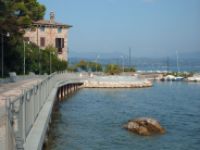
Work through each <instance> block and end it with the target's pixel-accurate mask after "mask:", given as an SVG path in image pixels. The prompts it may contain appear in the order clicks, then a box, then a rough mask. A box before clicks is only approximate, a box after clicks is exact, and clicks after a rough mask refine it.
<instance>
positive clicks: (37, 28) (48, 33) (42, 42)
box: [24, 12, 72, 61]
mask: <svg viewBox="0 0 200 150" xmlns="http://www.w3.org/2000/svg"><path fill="white" fill-rule="evenodd" d="M33 26H34V27H33V28H31V29H27V30H26V31H25V34H24V38H25V40H26V41H30V42H32V43H35V44H36V45H38V46H39V47H40V48H41V49H45V48H46V47H49V46H52V47H54V48H56V51H57V56H58V58H59V59H60V60H66V61H67V60H68V31H69V28H70V27H72V26H70V25H66V24H62V23H58V22H56V21H55V14H54V12H51V13H50V20H39V21H36V22H33Z"/></svg>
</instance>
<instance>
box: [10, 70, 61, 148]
mask: <svg viewBox="0 0 200 150" xmlns="http://www.w3.org/2000/svg"><path fill="white" fill-rule="evenodd" d="M59 75H60V76H64V74H63V73H54V74H51V75H49V76H48V77H46V79H44V80H43V81H42V82H40V83H38V84H37V85H34V86H33V87H32V88H30V89H23V92H22V93H23V94H22V95H20V96H19V97H17V98H15V99H8V100H7V101H8V104H7V114H8V120H7V128H8V130H7V133H6V135H7V136H8V137H9V138H8V139H7V140H8V141H7V143H8V145H10V146H11V145H13V146H14V145H15V146H14V147H16V149H23V144H24V143H25V141H26V138H27V136H28V135H29V132H30V130H31V128H32V126H33V124H34V122H35V120H36V119H37V116H38V114H39V112H40V110H41V109H42V107H43V105H44V103H45V102H46V100H47V97H48V96H49V94H50V92H51V90H52V89H53V87H54V86H55V84H56V83H57V81H58V80H59V77H60V76H59ZM13 136H14V138H15V140H13ZM9 149H10V148H9ZM12 149H13V148H12Z"/></svg>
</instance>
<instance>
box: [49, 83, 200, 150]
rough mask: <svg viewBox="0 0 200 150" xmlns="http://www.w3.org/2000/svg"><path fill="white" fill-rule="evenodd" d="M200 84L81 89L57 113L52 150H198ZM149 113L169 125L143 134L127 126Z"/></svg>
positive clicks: (52, 135) (50, 144) (51, 139)
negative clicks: (158, 132)
mask: <svg viewBox="0 0 200 150" xmlns="http://www.w3.org/2000/svg"><path fill="white" fill-rule="evenodd" d="M199 91H200V84H188V83H183V82H182V83H181V82H180V83H156V84H155V85H154V87H152V88H146V89H82V90H80V91H79V92H77V93H76V94H75V95H74V96H72V97H70V98H68V99H66V100H65V101H64V102H62V103H60V108H59V111H57V112H55V113H54V120H53V124H52V127H51V133H50V142H49V145H48V148H47V149H48V150H133V149H135V150H144V149H147V150H199V147H200V125H199V124H200V113H199V112H200V92H199ZM141 116H150V117H154V118H156V119H158V120H159V121H160V122H161V124H162V125H163V126H164V127H165V128H166V129H167V133H166V134H164V135H161V136H153V137H141V136H138V135H135V134H133V133H130V132H128V131H126V130H124V129H123V128H122V125H123V124H124V123H125V122H127V120H129V119H132V118H135V117H141Z"/></svg>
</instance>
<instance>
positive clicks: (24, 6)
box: [0, 0, 46, 75]
mask: <svg viewBox="0 0 200 150" xmlns="http://www.w3.org/2000/svg"><path fill="white" fill-rule="evenodd" d="M44 13H45V7H44V6H43V5H41V4H40V3H39V2H37V0H17V1H16V0H15V1H14V0H0V34H1V35H2V34H3V35H4V42H3V43H2V42H0V47H2V44H3V46H4V56H3V57H4V72H5V74H6V75H7V74H8V72H10V71H15V72H17V73H18V74H19V73H22V72H23V58H24V53H23V50H24V48H23V34H24V29H25V28H30V27H31V25H32V21H37V20H39V19H42V18H43V16H44ZM8 32H9V33H10V37H6V36H5V35H6V33H8ZM29 49H31V50H29ZM0 55H1V54H0ZM26 55H27V60H26V64H27V66H26V68H27V71H29V70H31V71H32V72H38V56H39V54H38V48H37V47H36V46H34V45H33V44H32V45H31V46H27V53H26ZM0 57H2V56H0ZM45 58H46V57H45ZM45 63H46V62H45ZM1 69H2V68H0V71H2V70H1Z"/></svg>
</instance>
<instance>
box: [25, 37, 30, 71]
mask: <svg viewBox="0 0 200 150" xmlns="http://www.w3.org/2000/svg"><path fill="white" fill-rule="evenodd" d="M27 43H28V44H29V43H30V42H29V41H28V42H27ZM25 74H26V41H25V40H24V75H25Z"/></svg>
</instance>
